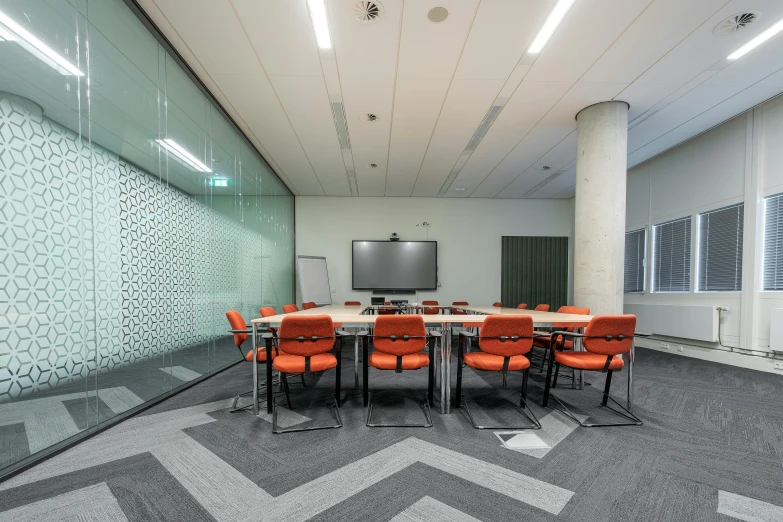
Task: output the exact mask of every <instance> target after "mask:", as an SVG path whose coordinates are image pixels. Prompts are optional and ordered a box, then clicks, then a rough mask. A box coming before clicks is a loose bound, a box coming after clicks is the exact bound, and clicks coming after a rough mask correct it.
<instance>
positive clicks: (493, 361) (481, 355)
mask: <svg viewBox="0 0 783 522" xmlns="http://www.w3.org/2000/svg"><path fill="white" fill-rule="evenodd" d="M463 360H464V361H465V364H467V365H468V366H471V367H473V368H476V369H477V370H490V371H496V372H499V371H501V370H502V369H503V357H501V356H500V355H493V354H491V353H486V352H470V353H466V354H465V355H464V356H463ZM526 368H530V360H529V359H528V358H527V357H525V356H524V355H513V356H511V358H509V361H508V369H509V370H513V371H516V370H524V369H526Z"/></svg>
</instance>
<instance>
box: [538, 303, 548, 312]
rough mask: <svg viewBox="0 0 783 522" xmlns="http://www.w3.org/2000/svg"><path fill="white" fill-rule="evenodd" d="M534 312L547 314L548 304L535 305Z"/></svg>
mask: <svg viewBox="0 0 783 522" xmlns="http://www.w3.org/2000/svg"><path fill="white" fill-rule="evenodd" d="M536 311H538V312H548V311H549V305H548V304H538V305H536Z"/></svg>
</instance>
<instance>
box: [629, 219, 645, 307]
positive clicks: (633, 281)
mask: <svg viewBox="0 0 783 522" xmlns="http://www.w3.org/2000/svg"><path fill="white" fill-rule="evenodd" d="M645 232H646V230H645V229H641V230H634V231H633V232H626V233H625V280H624V291H625V292H626V293H628V292H644V261H645V259H644V258H645V250H646V241H645V237H646V234H645Z"/></svg>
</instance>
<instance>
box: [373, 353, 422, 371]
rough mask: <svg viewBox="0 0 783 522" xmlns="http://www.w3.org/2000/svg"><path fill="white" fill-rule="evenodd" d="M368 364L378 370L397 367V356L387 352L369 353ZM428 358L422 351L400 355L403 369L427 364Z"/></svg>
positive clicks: (416, 367)
mask: <svg viewBox="0 0 783 522" xmlns="http://www.w3.org/2000/svg"><path fill="white" fill-rule="evenodd" d="M369 362H370V366H372V367H373V368H378V369H379V370H395V369H397V357H396V356H394V355H391V354H388V353H381V352H373V353H371V354H370V361H369ZM429 364H430V358H429V356H427V354H425V353H423V352H418V353H413V354H410V355H403V356H402V369H403V370H418V369H419V368H424V367H425V366H429Z"/></svg>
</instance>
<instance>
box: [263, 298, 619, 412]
mask: <svg viewBox="0 0 783 522" xmlns="http://www.w3.org/2000/svg"><path fill="white" fill-rule="evenodd" d="M414 308H415V307H414ZM440 308H443V309H444V312H446V311H449V310H459V311H462V312H465V313H466V314H467V315H463V314H459V315H451V314H448V313H443V314H437V315H436V314H431V315H427V314H425V315H422V316H421V317H422V319H424V324H425V326H427V327H428V328H437V329H438V330H440V334H441V344H440V355H439V357H440V359H439V361H438V362H439V363H440V374H439V381H440V386H439V394H440V413H441V414H448V413H451V355H452V350H451V336H452V329H453V328H457V327H462V326H463V324H464V323H467V326H468V327H470V326H471V324H475V323H478V322H481V321H483V320H484V317H485V316H489V315H523V316H530V317H532V318H533V325H534V327H535V328H550V327H554V326H555V325H557V326H558V327H561V328H562V327H566V326H569V327H574V328H582V327H584V326H586V325H587V323H588V322H589V321H590V319H592V317H591V316H589V315H575V314H561V313H557V312H540V311H537V310H519V309H517V308H500V307H495V306H440ZM371 311H372V307H369V306H335V305H330V306H321V307H318V308H311V309H309V310H301V311H298V312H293V313H291V314H280V315H273V316H270V317H261V318H257V319H253V320H252V327H253V336H252V337H253V353H255V351H256V350H258V348H259V346H258V344H259V332H261V331H263V330H265V329H266V328H267V327H278V326H280V323H282V321H283V319H284V318H285V317H288V316H290V315H328V316H330V317H331V318H332V321H333V322H334V323H335V324H336V325H337V324H339V325H340V326H339V328H340V329H347V328H355V329H363V330H367V329H369V328H372V327H373V325H374V324H375V321H376V320H377V319H378V317H382V316H379V315H374V314H371V313H369V312H371ZM577 344H578V343H575V345H577ZM354 358H355V366H354V368H355V379H356V382H357V385H358V371H359V364H358V362H359V340H358V336H357V337H356V339H355V341H354ZM633 359H634V357H633V348H632V349H631V351H630V352H629V354H628V362H629V364H628V408H629V409H630V408H631V402H632V398H633V395H632V393H633V392H632V388H633ZM271 374H272V370H271V364H267V376H268V377H267V378H268V381H267V382H271V377H270V376H271ZM267 390H268V396H270V397H268V400H267V413H272V398H271V395H272V386H267ZM253 413H254V414H258V365H257V364H254V365H253Z"/></svg>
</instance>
